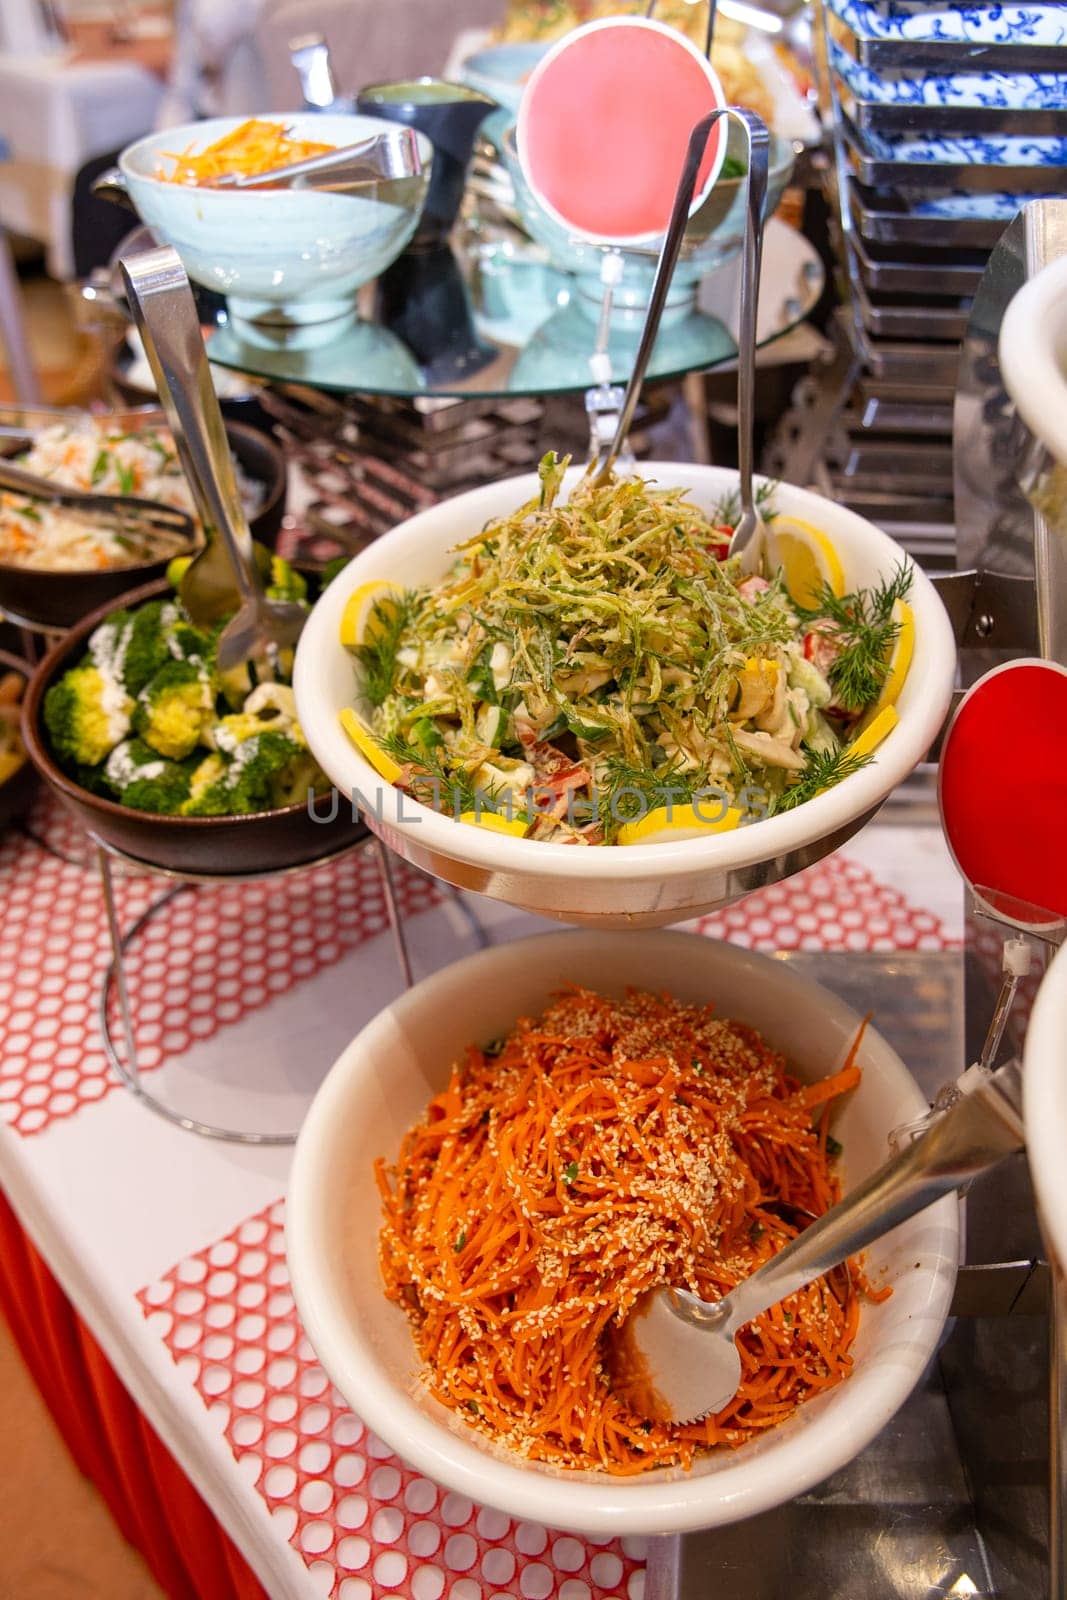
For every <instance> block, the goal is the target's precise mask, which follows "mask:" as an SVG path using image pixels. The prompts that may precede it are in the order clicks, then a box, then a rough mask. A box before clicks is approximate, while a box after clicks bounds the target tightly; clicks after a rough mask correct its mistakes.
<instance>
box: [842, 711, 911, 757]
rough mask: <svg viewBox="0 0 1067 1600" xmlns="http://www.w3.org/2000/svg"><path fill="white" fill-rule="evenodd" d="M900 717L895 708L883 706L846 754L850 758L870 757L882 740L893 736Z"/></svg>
mask: <svg viewBox="0 0 1067 1600" xmlns="http://www.w3.org/2000/svg"><path fill="white" fill-rule="evenodd" d="M899 721H900V717H899V716H898V715H897V710H896V707H895V706H883V707H882V709H881V711H879V712H878V713H877V714H876V715H875V716H873V717H872V718H871V720H870V721H869V722H868V723H867V725H866V727H862V726H861V728H860V731H859V732H858V733H857V735H856V737H855V738H854V739H853V740H852V743H851V744H850V745H848V746H847V748H846V751H845V754H846V755H850V756H869V755H870V753H871V751H872V750H876V749H877V748H878V746H879V745H880V744H881V742H882V740H883V739H884V738H886V737H887V735H889V734H891V733H892V731H893V729H894V728H895V727H896V725H897V723H898V722H899Z"/></svg>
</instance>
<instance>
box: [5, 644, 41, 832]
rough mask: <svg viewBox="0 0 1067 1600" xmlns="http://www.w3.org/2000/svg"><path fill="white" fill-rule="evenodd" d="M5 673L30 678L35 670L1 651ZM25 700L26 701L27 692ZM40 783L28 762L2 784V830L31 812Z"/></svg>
mask: <svg viewBox="0 0 1067 1600" xmlns="http://www.w3.org/2000/svg"><path fill="white" fill-rule="evenodd" d="M4 672H18V673H20V674H21V675H22V677H24V678H29V677H30V676H31V675H32V673H33V668H32V667H31V666H30V663H29V662H28V661H23V660H22V659H21V657H19V656H13V655H12V654H11V652H10V651H8V650H0V673H4ZM23 699H24V700H25V692H24V694H23ZM39 782H40V779H39V777H38V776H37V771H36V768H35V767H34V765H33V762H32V761H28V760H27V761H24V762H23V763H22V765H21V767H16V769H15V771H14V772H13V773H12V774H11V776H10V778H8V779H7V780H6V781H5V782H4V783H0V828H6V827H7V825H8V823H10V822H14V821H15V820H16V819H17V818H18V817H21V816H22V815H23V814H24V813H25V812H26V811H28V810H29V806H30V801H31V800H32V799H33V796H34V793H35V792H36V789H37V785H38V783H39Z"/></svg>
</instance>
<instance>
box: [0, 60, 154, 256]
mask: <svg viewBox="0 0 1067 1600" xmlns="http://www.w3.org/2000/svg"><path fill="white" fill-rule="evenodd" d="M162 93H163V87H162V84H161V83H160V81H159V79H158V78H156V77H154V76H153V74H152V73H150V72H148V71H147V70H146V69H145V68H143V67H140V66H137V65H136V64H134V63H132V62H118V63H115V64H110V63H108V62H72V61H71V60H70V59H69V57H68V56H66V55H63V54H59V55H34V56H29V55H25V56H23V55H7V54H0V141H2V142H3V143H4V144H5V145H6V146H7V150H8V158H7V160H5V161H3V162H0V224H2V225H3V226H4V227H5V228H7V229H9V230H10V231H12V232H17V233H24V234H27V235H28V236H29V237H30V238H31V239H39V240H40V241H41V242H42V243H43V244H45V245H46V246H47V248H48V270H49V271H50V272H51V273H52V275H53V276H54V277H57V278H60V279H65V278H70V277H71V276H73V271H74V261H73V252H72V248H71V239H70V197H71V192H72V190H73V186H74V178H75V175H76V174H77V172H78V171H79V169H80V168H81V167H83V166H84V165H85V163H86V162H87V161H91V160H92V159H93V157H94V156H100V155H104V154H106V153H107V152H108V151H109V150H118V149H120V148H121V147H122V146H123V145H125V144H129V143H130V142H131V141H132V140H134V139H137V138H140V136H141V135H142V134H145V133H147V132H149V130H150V129H151V127H152V124H153V120H154V118H155V115H156V110H157V107H158V106H159V103H160V99H161V97H162Z"/></svg>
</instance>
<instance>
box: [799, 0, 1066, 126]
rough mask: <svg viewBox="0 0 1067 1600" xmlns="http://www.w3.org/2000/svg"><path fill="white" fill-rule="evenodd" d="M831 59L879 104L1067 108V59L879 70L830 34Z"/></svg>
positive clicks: (858, 92)
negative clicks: (1049, 65)
mask: <svg viewBox="0 0 1067 1600" xmlns="http://www.w3.org/2000/svg"><path fill="white" fill-rule="evenodd" d="M1065 9H1067V8H1065ZM1064 53H1065V55H1067V51H1065V52H1064ZM830 62H831V64H832V66H833V68H834V71H835V72H836V73H837V75H838V77H839V78H840V79H841V80H842V82H843V83H845V84H846V85H847V86H848V88H849V89H850V90H851V92H852V93H853V94H854V95H855V96H856V98H857V100H871V101H875V102H876V103H877V104H878V105H885V106H952V107H958V108H959V109H961V110H962V109H965V108H971V107H975V108H981V107H988V108H991V109H994V110H996V109H1003V110H1015V109H1018V110H1026V111H1060V110H1067V61H1065V63H1064V68H1065V70H1064V71H1063V72H954V73H951V74H941V73H935V72H891V71H879V72H876V71H874V70H873V69H872V68H870V67H863V66H861V65H860V64H859V62H858V61H854V60H853V59H852V57H851V56H850V55H849V53H848V51H847V50H845V49H844V48H843V47H842V46H841V45H840V44H838V42H837V40H836V39H831V40H830Z"/></svg>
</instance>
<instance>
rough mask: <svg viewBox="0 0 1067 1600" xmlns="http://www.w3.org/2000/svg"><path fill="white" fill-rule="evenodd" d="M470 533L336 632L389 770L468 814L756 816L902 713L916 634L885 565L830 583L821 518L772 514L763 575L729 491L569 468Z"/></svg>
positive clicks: (577, 830)
mask: <svg viewBox="0 0 1067 1600" xmlns="http://www.w3.org/2000/svg"><path fill="white" fill-rule="evenodd" d="M567 466H568V462H567V461H566V460H562V461H561V460H558V459H557V458H556V457H555V456H554V455H548V456H546V457H545V458H544V460H543V461H542V463H541V468H540V479H541V486H540V494H539V496H538V498H536V499H535V500H533V501H531V502H530V503H529V504H527V505H525V506H522V507H520V508H519V510H517V511H516V512H515V513H514V515H512V516H510V517H505V518H502V519H501V520H499V521H497V522H493V523H491V524H490V525H489V526H487V527H486V528H484V529H483V530H482V531H480V532H478V533H475V534H473V535H472V537H471V538H470V539H469V540H468V541H467V542H466V543H465V544H464V545H462V546H460V547H459V549H458V552H457V560H456V562H455V564H454V566H453V568H452V570H451V572H450V573H449V575H448V577H447V578H446V579H445V581H444V582H442V583H441V584H439V585H438V586H437V587H435V588H432V589H429V588H427V589H419V590H416V591H413V592H402V591H400V590H399V589H396V588H393V587H391V586H389V585H371V586H364V589H362V590H357V591H356V592H355V594H353V596H352V597H351V598H350V600H349V602H348V609H347V610H346V614H345V620H344V623H343V625H342V639H343V642H344V643H345V644H347V645H348V646H349V648H350V649H351V650H352V652H353V654H354V655H355V657H356V659H357V661H358V663H359V666H360V668H361V672H360V677H361V680H362V683H361V688H362V694H363V704H364V708H365V711H366V719H367V720H366V721H362V720H361V719H360V717H359V716H358V714H357V713H355V712H346V713H344V714H343V716H342V721H343V722H344V725H345V726H346V728H347V730H348V732H349V734H350V736H351V737H352V738H353V740H354V742H355V743H356V744H357V745H358V746H359V747H360V748H361V750H362V751H363V753H364V754H365V755H367V756H368V758H369V759H370V760H371V761H372V763H373V764H374V765H375V766H376V767H377V769H378V770H379V772H382V773H383V775H385V776H386V777H387V778H389V779H390V781H392V782H394V783H395V784H397V785H398V786H399V787H401V788H403V789H404V790H406V791H407V792H409V793H410V794H412V795H414V796H415V797H417V798H418V799H420V800H422V801H424V802H426V803H428V804H431V805H434V806H435V807H436V808H437V809H438V810H444V811H449V812H451V813H453V814H454V815H455V816H457V817H460V818H462V819H463V820H470V821H482V822H485V823H486V824H487V825H490V826H494V827H499V828H505V827H506V828H507V830H508V831H511V832H515V833H517V834H522V835H524V836H527V837H530V838H534V839H541V840H551V841H553V842H556V843H570V844H578V845H593V844H614V843H618V844H636V843H642V842H647V841H650V840H654V839H659V838H667V837H674V838H676V837H678V836H679V834H680V833H681V832H683V831H684V832H685V833H690V834H691V833H700V832H702V831H705V830H706V829H708V828H716V829H723V828H729V827H734V826H738V825H740V824H742V823H745V822H749V821H754V820H757V819H759V818H761V817H765V816H768V815H771V814H774V813H776V812H780V811H782V810H785V809H788V808H791V807H793V806H796V805H799V804H801V803H802V802H804V801H806V800H808V799H810V798H811V797H812V796H814V795H816V794H817V793H819V792H820V791H821V790H823V789H825V788H827V787H829V786H830V785H832V784H834V783H836V782H837V781H839V780H840V779H841V778H843V777H845V776H847V775H848V774H849V773H851V772H853V771H855V770H857V769H858V768H859V767H860V766H862V765H863V764H864V763H865V762H867V761H869V760H870V759H871V754H870V753H871V750H872V749H873V747H874V745H875V744H876V743H877V742H878V740H879V739H880V738H881V737H884V735H885V733H886V732H888V731H889V729H890V728H891V726H892V725H893V724H894V723H895V721H896V714H895V712H894V711H893V709H892V701H893V699H895V697H896V694H897V692H898V691H899V688H900V685H901V683H902V682H903V678H904V675H905V673H906V671H907V666H908V660H909V659H910V653H911V641H912V637H913V629H912V623H911V614H910V608H909V607H908V606H907V603H906V600H905V596H906V595H907V592H908V589H909V586H910V583H911V572H910V570H909V569H908V568H906V567H901V568H900V569H898V570H897V571H896V572H895V573H893V574H892V576H891V577H889V578H888V579H887V580H885V581H884V582H882V583H880V584H879V585H878V586H877V587H875V588H873V589H871V590H868V591H859V592H855V593H852V594H846V593H845V592H844V579H843V574H842V571H841V567H840V563H839V562H838V560H837V557H836V554H835V552H834V551H833V548H832V546H831V545H830V543H829V541H828V540H827V539H826V538H825V535H823V534H822V533H821V532H820V531H819V530H818V529H814V528H811V527H810V526H809V525H807V524H804V523H800V522H798V521H797V520H796V519H794V518H788V517H778V516H776V514H775V507H774V491H773V486H764V488H763V489H762V490H761V495H762V510H763V515H764V517H765V518H766V519H767V520H768V523H769V526H770V529H771V534H770V538H769V541H768V545H769V551H768V561H767V563H766V570H767V571H768V572H771V573H773V574H774V575H773V576H772V577H762V576H749V577H746V576H744V574H743V573H742V571H741V566H740V561H739V559H738V558H731V557H729V555H728V545H729V540H730V535H731V532H732V529H733V527H734V525H735V523H736V521H737V515H738V512H737V507H736V506H735V505H733V504H731V503H730V502H729V501H724V502H723V504H721V505H719V506H718V507H716V508H715V510H714V511H713V512H712V513H711V514H710V515H708V514H706V513H705V512H703V511H701V510H700V509H699V508H698V507H697V506H696V505H694V504H693V502H692V501H690V500H689V499H688V498H687V496H686V493H685V491H684V490H682V489H661V488H657V487H655V486H654V485H653V484H651V483H646V482H643V481H641V480H640V479H616V480H614V481H612V482H610V483H608V484H607V485H605V486H603V487H600V488H597V487H594V486H592V484H591V483H590V482H589V481H585V482H583V483H582V484H581V485H579V486H578V488H576V490H575V491H574V493H573V494H572V495H571V496H570V498H569V499H568V500H567V501H566V502H565V503H563V502H561V499H560V489H561V486H562V482H563V477H564V473H565V471H566V469H567Z"/></svg>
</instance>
